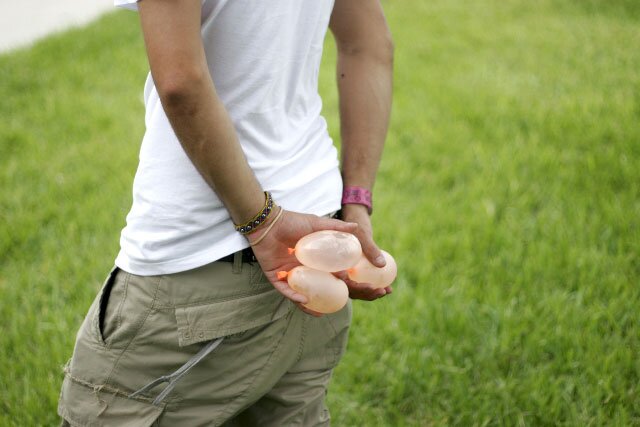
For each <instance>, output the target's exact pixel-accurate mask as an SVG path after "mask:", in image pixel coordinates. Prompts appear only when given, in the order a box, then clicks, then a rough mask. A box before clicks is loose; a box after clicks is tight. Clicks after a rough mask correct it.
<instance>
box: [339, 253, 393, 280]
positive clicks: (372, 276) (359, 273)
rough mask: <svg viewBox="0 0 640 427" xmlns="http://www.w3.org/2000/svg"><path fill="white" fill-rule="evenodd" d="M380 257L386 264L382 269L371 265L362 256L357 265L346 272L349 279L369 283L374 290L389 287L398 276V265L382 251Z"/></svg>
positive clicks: (389, 255)
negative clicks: (381, 256)
mask: <svg viewBox="0 0 640 427" xmlns="http://www.w3.org/2000/svg"><path fill="white" fill-rule="evenodd" d="M382 255H384V259H385V260H386V261H387V264H386V265H385V266H384V267H382V268H379V267H376V266H375V265H373V264H371V263H370V262H369V260H367V258H366V257H365V256H364V255H363V256H361V257H360V260H359V261H358V263H357V264H356V265H354V266H353V267H352V268H350V269H348V270H347V273H348V274H349V279H351V280H353V281H354V282H358V283H369V284H371V285H373V287H374V288H386V287H387V286H389V285H390V284H391V283H393V281H394V280H395V278H396V275H397V274H398V265H397V264H396V260H394V259H393V257H392V256H391V254H389V253H388V252H386V251H382Z"/></svg>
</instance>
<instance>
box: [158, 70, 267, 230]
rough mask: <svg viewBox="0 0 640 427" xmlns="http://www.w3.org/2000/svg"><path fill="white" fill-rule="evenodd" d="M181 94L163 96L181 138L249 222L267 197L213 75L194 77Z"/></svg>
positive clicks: (231, 207) (239, 219) (237, 218)
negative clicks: (216, 86)
mask: <svg viewBox="0 0 640 427" xmlns="http://www.w3.org/2000/svg"><path fill="white" fill-rule="evenodd" d="M179 93H180V95H178V96H175V95H173V96H172V95H169V94H165V96H164V97H163V98H164V99H163V107H164V109H165V112H166V114H167V117H168V118H169V121H170V123H171V126H172V128H173V130H174V132H175V133H176V136H177V137H178V140H179V141H180V143H181V145H182V147H183V148H184V150H185V152H186V153H187V155H188V156H189V158H190V159H191V161H192V162H193V164H194V165H195V167H196V168H197V169H198V171H199V172H200V174H201V175H202V177H203V178H204V180H205V181H206V182H207V183H208V184H209V186H210V187H211V188H212V189H213V190H214V191H215V192H216V194H217V195H218V197H219V198H220V199H221V201H222V202H223V203H224V205H225V206H226V208H227V210H228V211H229V213H230V215H231V218H232V219H233V221H234V222H235V223H243V222H246V221H247V220H248V219H250V218H251V217H252V216H253V215H255V213H256V212H258V211H259V210H260V209H261V208H262V206H263V204H264V196H263V193H262V189H261V187H260V184H259V183H258V181H257V179H256V178H255V176H254V174H253V171H252V170H251V169H250V167H249V165H248V164H247V160H246V158H245V156H244V153H243V151H242V149H241V147H240V143H239V141H238V137H237V135H236V132H235V129H234V127H233V124H232V122H231V119H230V118H229V115H228V113H227V111H226V109H225V107H224V105H223V104H222V102H221V101H220V99H219V98H218V96H217V94H216V92H215V88H214V86H213V83H212V82H211V79H210V78H209V76H208V75H206V76H204V77H202V78H198V79H195V80H192V81H191V84H190V85H189V87H188V88H185V89H181V92H179Z"/></svg>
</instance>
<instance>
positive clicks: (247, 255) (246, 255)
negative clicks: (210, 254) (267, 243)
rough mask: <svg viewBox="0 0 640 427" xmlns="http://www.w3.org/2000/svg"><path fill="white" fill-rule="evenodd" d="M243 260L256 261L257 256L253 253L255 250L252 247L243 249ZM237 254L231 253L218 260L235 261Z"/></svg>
mask: <svg viewBox="0 0 640 427" xmlns="http://www.w3.org/2000/svg"><path fill="white" fill-rule="evenodd" d="M241 252H242V262H243V263H245V262H256V261H258V260H257V259H256V256H255V255H254V254H253V250H252V249H251V248H245V249H243V250H242V251H241ZM235 255H236V254H229V255H227V256H225V257H222V258H220V259H219V260H218V262H233V259H234V258H235Z"/></svg>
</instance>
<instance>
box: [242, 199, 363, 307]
mask: <svg viewBox="0 0 640 427" xmlns="http://www.w3.org/2000/svg"><path fill="white" fill-rule="evenodd" d="M277 209H279V208H276V209H274V211H273V213H272V214H271V217H270V220H269V221H267V223H265V224H264V225H262V226H261V227H260V228H259V229H258V231H256V232H255V233H252V234H249V235H248V236H247V237H248V238H249V243H252V242H256V241H257V240H258V239H259V238H260V237H261V236H262V234H263V233H264V232H265V230H266V229H267V228H268V227H269V224H270V222H271V221H273V219H274V218H275V216H276V214H277V213H278V210H277ZM357 228H358V225H357V224H352V223H348V222H344V221H340V220H337V219H330V218H321V217H318V216H316V215H307V214H301V213H297V212H290V211H284V212H283V213H282V217H281V218H280V220H279V221H278V222H277V223H276V224H275V225H274V226H273V228H272V229H271V230H270V231H269V233H268V234H267V235H266V236H265V238H264V239H263V240H262V241H261V242H259V243H258V244H256V245H254V244H252V245H251V247H252V249H253V253H254V254H255V256H256V259H257V260H258V262H259V263H260V267H261V268H262V271H263V272H264V275H265V276H266V277H267V279H268V280H269V282H271V284H272V285H273V286H274V287H275V288H276V289H277V290H278V291H279V292H280V293H281V294H282V295H284V296H285V297H286V298H288V299H290V300H291V301H293V302H294V303H296V304H297V305H298V307H300V309H302V310H303V311H304V312H305V313H308V314H311V315H314V316H321V315H322V314H321V313H318V312H315V311H313V310H309V309H308V308H306V307H304V306H303V305H302V304H305V303H307V302H308V301H307V297H305V296H304V295H302V294H300V293H298V292H296V291H294V290H293V289H292V288H291V287H289V284H288V283H287V282H286V281H285V280H281V279H278V277H277V273H278V272H279V271H290V270H291V269H292V268H294V267H296V266H298V265H300V262H299V261H298V260H297V258H296V257H295V255H293V254H290V253H289V251H288V249H289V248H293V247H294V246H295V245H296V243H297V242H298V240H300V238H301V237H303V236H306V235H307V234H309V233H313V232H314V231H320V230H337V231H344V232H347V233H353V234H355V231H356V229H357Z"/></svg>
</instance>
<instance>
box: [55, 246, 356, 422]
mask: <svg viewBox="0 0 640 427" xmlns="http://www.w3.org/2000/svg"><path fill="white" fill-rule="evenodd" d="M350 318H351V305H350V304H349V305H347V306H346V307H345V308H344V309H342V310H341V311H339V312H337V313H334V314H331V315H326V316H324V317H321V318H315V317H312V316H309V315H307V314H304V313H303V312H302V311H300V310H299V309H298V308H297V307H295V305H293V304H292V303H291V302H289V301H288V300H286V299H284V298H283V297H282V296H281V295H280V294H279V293H278V292H277V291H276V290H274V288H273V287H272V286H271V284H270V283H269V282H268V281H267V280H266V278H265V277H264V275H263V274H262V271H261V269H260V267H259V265H258V263H257V262H253V263H248V262H245V263H243V262H242V257H241V255H240V253H237V254H236V255H235V258H234V261H233V262H214V263H211V264H208V265H206V266H203V267H200V268H197V269H194V270H190V271H187V272H183V273H177V274H170V275H163V276H148V277H142V276H136V275H133V274H129V273H126V272H124V271H122V270H119V269H117V268H116V269H114V270H113V271H112V273H111V274H110V275H109V277H108V278H107V280H106V281H105V283H104V285H103V287H102V290H101V291H100V293H99V294H98V296H97V297H96V299H95V301H94V302H93V304H92V305H91V308H90V309H89V313H88V314H87V317H86V318H85V320H84V323H83V324H82V326H81V328H80V331H79V332H78V336H77V340H76V346H75V349H74V353H73V357H72V358H71V360H70V361H69V363H68V364H67V365H66V366H65V378H64V382H63V384H62V391H61V394H60V402H59V406H58V413H59V414H60V416H61V417H62V418H63V422H62V425H67V426H69V425H70V426H118V427H124V426H136V427H140V426H218V425H225V426H235V425H238V426H245V425H246V426H250V425H255V426H316V425H328V424H329V413H328V410H327V408H326V406H325V404H324V399H325V394H326V392H327V385H328V383H329V379H330V377H331V372H332V369H333V368H334V367H335V366H336V364H337V363H338V361H339V360H340V358H341V356H342V354H343V353H344V350H345V347H346V344H347V336H348V329H349V323H350ZM220 338H222V341H221V342H220ZM172 374H173V375H172ZM154 380H156V381H155V382H153V381H154ZM145 386H147V387H145ZM163 390H166V391H165V392H164V393H163ZM136 391H138V393H135V392H136ZM132 395H133V396H132Z"/></svg>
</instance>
